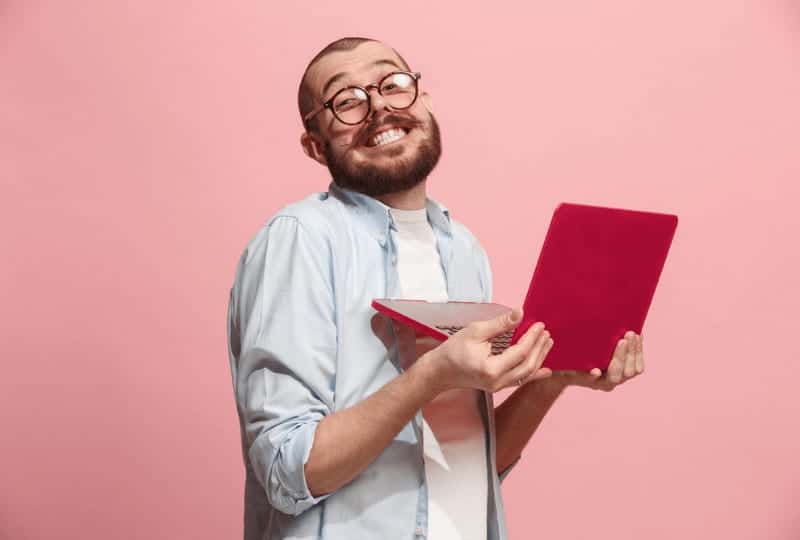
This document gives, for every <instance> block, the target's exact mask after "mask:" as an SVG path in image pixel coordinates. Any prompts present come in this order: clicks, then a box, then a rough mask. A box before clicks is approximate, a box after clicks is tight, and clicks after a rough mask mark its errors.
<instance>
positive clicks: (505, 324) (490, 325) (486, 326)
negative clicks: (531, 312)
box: [468, 308, 522, 341]
mask: <svg viewBox="0 0 800 540" xmlns="http://www.w3.org/2000/svg"><path fill="white" fill-rule="evenodd" d="M520 321H522V310H521V309H519V308H514V309H512V310H511V311H507V312H506V313H503V314H502V315H499V316H497V317H495V318H494V319H489V320H488V321H478V322H474V323H472V324H470V325H469V326H468V328H470V329H471V332H472V336H473V337H475V338H477V339H479V340H481V341H487V340H489V339H491V338H493V337H495V336H497V335H499V334H502V333H503V332H508V331H509V330H512V329H514V328H516V327H517V325H518V324H519V323H520Z"/></svg>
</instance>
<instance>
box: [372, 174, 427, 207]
mask: <svg viewBox="0 0 800 540" xmlns="http://www.w3.org/2000/svg"><path fill="white" fill-rule="evenodd" d="M426 183H427V180H423V181H422V182H420V183H419V184H417V185H416V186H414V187H413V188H411V189H408V190H406V191H396V192H394V193H387V194H386V195H381V196H380V197H376V199H378V200H379V201H381V202H382V203H383V204H385V205H386V206H388V207H389V208H397V209H398V210H421V209H423V208H425V205H426V203H427V200H428V196H427V192H426V190H425V184H426Z"/></svg>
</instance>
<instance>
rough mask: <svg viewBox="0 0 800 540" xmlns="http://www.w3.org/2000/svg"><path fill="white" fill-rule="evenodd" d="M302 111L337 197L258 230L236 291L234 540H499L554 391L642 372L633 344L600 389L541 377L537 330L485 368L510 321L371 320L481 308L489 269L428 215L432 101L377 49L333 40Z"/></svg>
mask: <svg viewBox="0 0 800 540" xmlns="http://www.w3.org/2000/svg"><path fill="white" fill-rule="evenodd" d="M298 102H299V108H300V115H301V118H302V119H303V125H304V128H305V131H304V132H303V134H302V136H301V140H300V142H301V144H302V147H303V150H304V151H305V153H306V154H307V155H308V156H309V157H310V158H312V159H314V160H315V161H317V162H319V163H320V164H322V165H324V166H325V167H327V169H328V171H329V172H330V175H331V177H332V179H333V182H332V183H331V184H330V186H329V188H328V191H327V192H323V193H316V194H313V195H310V196H309V197H307V198H306V199H304V200H302V201H299V202H297V203H294V204H291V205H289V206H287V207H285V208H284V209H282V210H281V211H279V212H278V213H277V214H276V215H275V216H273V217H272V218H271V219H270V220H269V221H268V223H267V224H266V225H265V226H264V227H263V228H262V229H261V230H260V231H259V232H258V234H257V235H256V236H255V238H254V239H253V240H252V241H251V242H250V243H249V244H248V246H247V248H246V250H245V252H244V254H243V255H242V257H241V259H240V261H239V265H238V267H237V272H236V278H235V281H234V285H233V288H232V289H231V297H230V304H229V311H228V336H229V355H230V363H231V373H232V378H233V385H234V392H235V396H236V403H237V409H238V413H239V419H240V427H241V434H242V439H241V443H242V450H243V457H244V462H245V468H246V485H245V533H244V535H245V539H246V540H255V539H284V538H286V539H288V538H292V539H309V540H310V539H316V538H325V539H343V538H346V539H348V540H356V539H376V538H381V539H383V538H387V539H388V538H391V539H394V538H408V539H414V538H431V539H433V540H446V539H448V540H449V539H470V540H478V539H480V540H485V539H487V538H489V539H501V538H506V529H505V524H504V514H503V502H502V497H501V491H500V480H501V479H502V478H503V477H504V476H505V475H506V474H507V473H508V471H509V470H510V469H511V467H512V466H513V465H514V464H515V463H516V461H517V460H518V459H519V456H520V455H521V452H522V450H523V449H524V447H525V445H526V444H527V443H528V441H529V440H530V438H531V436H532V435H533V433H534V431H535V430H536V428H537V426H538V425H539V424H540V422H541V420H542V418H543V417H544V416H545V414H546V413H547V411H548V410H549V408H550V406H551V405H552V404H553V402H554V401H555V400H556V398H557V397H558V396H559V395H560V394H561V393H562V391H563V390H564V388H566V387H567V386H571V385H574V386H585V387H589V388H595V389H603V390H610V389H612V388H614V387H615V386H616V385H618V384H620V383H621V382H623V381H625V380H627V379H630V378H632V377H634V376H636V375H637V374H639V373H641V372H642V370H643V368H644V363H643V362H644V360H643V354H642V341H641V338H640V336H637V335H635V334H634V333H633V332H628V333H627V334H626V336H625V339H622V340H620V343H619V344H618V347H617V349H616V351H615V353H614V357H613V359H612V361H611V364H610V366H609V369H608V370H607V372H606V373H605V374H601V373H600V372H599V371H595V372H592V373H555V374H554V373H551V372H550V370H548V369H547V368H542V367H541V365H542V362H543V361H544V359H545V357H546V356H547V354H548V352H549V351H550V350H551V348H552V347H553V346H554V343H553V340H552V338H551V337H550V335H549V333H548V331H547V330H546V328H545V326H544V324H543V323H537V324H535V325H533V326H531V328H530V329H529V330H528V331H527V332H526V334H525V335H524V336H523V338H522V339H520V341H519V342H518V343H517V344H516V345H514V346H512V347H510V348H508V349H507V350H506V351H504V352H503V353H502V354H499V355H491V354H490V351H491V344H490V340H491V339H492V338H493V337H495V336H497V335H499V334H502V333H504V332H506V331H508V330H511V329H513V328H514V327H515V326H516V325H517V324H518V323H519V321H520V320H521V314H520V312H519V310H515V311H514V312H512V313H511V314H509V315H505V316H502V317H499V318H497V319H495V320H491V321H484V322H480V323H475V324H472V325H470V326H468V327H467V328H465V329H464V330H462V331H461V332H459V333H458V334H456V335H455V336H453V337H451V338H450V339H448V340H447V341H446V342H444V343H442V344H439V343H436V342H431V341H430V340H425V339H421V338H419V339H418V338H417V337H416V336H415V335H414V334H413V332H410V331H409V330H407V329H405V328H404V327H402V326H400V325H394V324H392V323H391V322H390V321H388V320H387V319H385V318H382V317H380V316H378V315H377V314H376V313H375V311H374V310H373V309H372V308H371V307H370V303H371V301H372V299H373V298H378V297H382V298H385V297H403V298H419V299H426V300H432V301H446V300H461V301H490V300H491V296H492V282H491V272H490V269H489V261H488V259H487V257H486V253H485V251H484V250H483V248H482V247H481V246H480V244H479V243H478V241H477V240H476V239H475V237H474V236H473V235H472V234H471V233H470V232H469V231H468V230H467V228H466V227H464V226H463V225H462V224H460V223H458V222H457V221H456V220H454V219H452V218H451V216H450V212H449V211H448V210H447V209H446V208H445V207H444V206H442V205H441V204H439V203H438V202H436V201H434V200H432V199H430V198H428V197H427V181H428V178H429V175H430V173H431V172H432V171H433V169H434V168H435V166H436V163H437V161H438V160H439V156H440V154H441V140H440V134H439V126H438V125H437V123H436V119H435V118H434V116H433V114H432V112H431V111H432V106H431V99H430V96H429V95H428V94H427V93H426V92H425V91H424V90H423V89H422V85H421V75H420V74H419V73H417V72H414V71H413V70H412V69H411V68H410V67H409V65H408V64H407V63H406V62H405V60H404V59H403V58H402V57H401V56H400V55H399V54H397V52H396V51H394V50H393V49H392V48H391V47H388V46H387V45H385V44H383V43H380V42H378V41H374V40H369V39H363V38H344V39H341V40H338V41H336V42H334V43H332V44H330V45H329V46H327V47H326V48H325V49H323V50H322V51H321V52H320V53H319V54H317V56H316V57H315V58H314V59H313V60H312V61H311V62H310V63H309V66H308V67H307V69H306V71H305V73H304V75H303V78H302V81H301V83H300V89H299V92H298ZM511 386H516V387H518V388H516V390H515V391H514V392H513V393H512V394H511V395H510V396H509V398H508V399H506V401H504V402H503V404H502V405H500V406H499V407H497V408H495V407H494V405H493V401H492V393H493V392H496V391H498V390H500V389H503V388H507V387H511Z"/></svg>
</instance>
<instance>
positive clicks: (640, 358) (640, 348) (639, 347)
mask: <svg viewBox="0 0 800 540" xmlns="http://www.w3.org/2000/svg"><path fill="white" fill-rule="evenodd" d="M642 339H643V338H642V335H641V334H639V340H638V343H637V344H636V374H637V375H638V374H639V373H642V372H643V371H644V345H643V344H642Z"/></svg>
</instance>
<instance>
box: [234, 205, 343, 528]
mask: <svg viewBox="0 0 800 540" xmlns="http://www.w3.org/2000/svg"><path fill="white" fill-rule="evenodd" d="M330 257H331V253H330V246H329V244H328V242H327V241H326V240H325V238H324V236H323V235H322V234H320V233H317V232H315V231H313V230H309V229H306V228H305V227H304V226H303V225H302V224H301V223H300V222H299V221H298V219H297V218H296V217H293V216H279V217H276V218H274V219H273V220H272V221H271V222H270V223H269V225H268V226H267V227H265V228H264V229H262V231H261V232H260V233H259V235H258V236H257V237H256V238H255V239H254V240H253V242H251V244H250V245H249V246H248V249H247V251H246V252H245V254H244V255H243V257H242V260H241V261H240V265H239V268H238V271H237V279H236V281H235V283H234V289H233V290H232V295H231V296H232V300H231V301H232V303H234V309H233V310H232V322H231V325H232V327H231V342H232V343H236V344H237V346H238V350H233V351H232V353H231V363H232V365H231V369H232V373H233V376H234V385H235V392H236V400H237V407H238V410H239V415H240V417H241V419H242V423H243V425H244V431H245V436H246V441H245V442H246V445H247V448H248V450H247V459H248V460H249V462H250V465H251V467H252V469H253V471H254V473H255V476H256V478H257V479H258V481H259V483H260V484H261V485H262V487H263V488H264V490H265V492H266V495H267V499H268V501H269V503H270V505H272V506H273V507H274V508H275V509H277V510H279V511H280V512H283V513H285V514H290V515H298V514H300V513H301V512H303V511H304V510H306V509H308V508H309V507H311V506H313V505H314V504H316V503H318V502H319V501H321V500H323V499H325V498H326V497H327V496H329V495H330V494H326V495H322V496H319V497H314V496H313V495H312V494H311V492H310V490H309V488H308V484H307V483H306V478H305V471H304V467H305V463H306V462H307V461H308V457H309V455H310V453H311V448H312V446H313V444H314V435H315V433H316V429H317V426H318V425H319V422H320V421H321V420H322V419H323V418H324V417H325V416H326V415H328V414H330V412H331V411H332V410H333V406H334V405H333V387H334V381H335V365H336V341H337V332H336V324H335V307H334V306H335V304H334V300H333V286H332V280H331V270H330V263H329V261H330ZM239 344H240V345H239Z"/></svg>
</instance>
